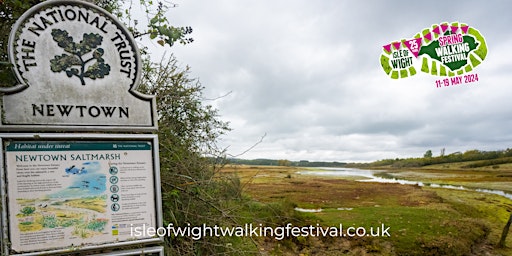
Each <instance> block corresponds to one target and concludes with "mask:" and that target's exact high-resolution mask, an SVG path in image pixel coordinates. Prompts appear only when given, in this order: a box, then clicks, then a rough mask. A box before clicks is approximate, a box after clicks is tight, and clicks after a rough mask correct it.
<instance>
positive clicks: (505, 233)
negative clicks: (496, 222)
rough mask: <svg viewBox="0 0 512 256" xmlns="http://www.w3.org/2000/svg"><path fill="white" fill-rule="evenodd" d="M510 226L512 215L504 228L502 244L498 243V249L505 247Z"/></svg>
mask: <svg viewBox="0 0 512 256" xmlns="http://www.w3.org/2000/svg"><path fill="white" fill-rule="evenodd" d="M510 224H512V214H510V217H509V218H508V221H507V224H506V225H505V227H504V228H503V232H502V233H501V239H500V242H499V243H498V248H504V247H505V240H506V239H507V235H508V230H509V229H510Z"/></svg>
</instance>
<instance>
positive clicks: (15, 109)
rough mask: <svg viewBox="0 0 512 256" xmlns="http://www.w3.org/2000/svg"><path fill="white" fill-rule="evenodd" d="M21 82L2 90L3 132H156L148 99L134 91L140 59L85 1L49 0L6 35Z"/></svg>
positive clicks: (122, 31)
mask: <svg viewBox="0 0 512 256" xmlns="http://www.w3.org/2000/svg"><path fill="white" fill-rule="evenodd" d="M9 58H10V61H11V62H12V64H13V65H14V67H13V69H14V72H15V74H16V77H17V79H18V81H19V84H18V85H16V86H14V87H11V88H2V89H0V92H3V93H4V95H3V110H2V111H3V114H2V123H1V125H0V129H3V130H7V129H11V130H12V129H17V130H20V129H21V130H23V129H25V130H77V129H78V130H139V131H145V130H146V131H150V130H156V129H157V124H156V117H155V115H156V114H155V113H156V106H155V105H156V104H155V99H154V97H153V96H148V95H143V94H141V93H139V92H137V91H136V89H137V86H138V85H139V80H140V76H141V67H140V56H139V53H138V49H137V46H136V43H135V42H134V39H133V38H132V36H131V34H130V32H129V31H128V30H127V29H126V28H125V27H124V26H123V25H122V24H120V23H119V22H118V21H117V19H116V18H115V17H113V16H112V15H111V14H110V13H107V12H105V11H104V10H102V9H100V8H98V7H97V6H95V5H93V4H89V3H87V2H83V1H69V0H67V1H60V0H53V1H46V2H43V3H41V4H39V5H37V6H35V7H33V8H31V9H30V10H29V11H27V12H26V13H25V14H24V15H23V16H21V17H20V18H19V20H18V21H17V22H16V24H15V25H14V27H13V30H12V32H11V35H10V37H9Z"/></svg>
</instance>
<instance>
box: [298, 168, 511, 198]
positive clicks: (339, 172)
mask: <svg viewBox="0 0 512 256" xmlns="http://www.w3.org/2000/svg"><path fill="white" fill-rule="evenodd" d="M321 169H322V170H321V171H299V172H297V174H301V175H315V176H331V177H361V179H356V180H357V181H359V182H379V183H398V184H402V185H417V186H420V187H427V186H428V187H433V188H447V189H458V190H470V191H477V192H482V193H488V194H495V195H500V196H504V197H506V198H508V199H511V200H512V194H510V193H506V192H505V191H502V190H494V189H473V188H467V187H464V186H454V185H444V184H435V183H423V182H421V181H412V180H404V179H396V178H382V177H378V176H375V172H374V171H372V170H364V169H354V168H321Z"/></svg>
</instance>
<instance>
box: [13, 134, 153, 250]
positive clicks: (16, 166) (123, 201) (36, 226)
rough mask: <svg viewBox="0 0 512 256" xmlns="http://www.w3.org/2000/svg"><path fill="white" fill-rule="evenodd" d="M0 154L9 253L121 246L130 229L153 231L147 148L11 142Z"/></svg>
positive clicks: (116, 143) (135, 144)
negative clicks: (2, 155) (3, 161)
mask: <svg viewBox="0 0 512 256" xmlns="http://www.w3.org/2000/svg"><path fill="white" fill-rule="evenodd" d="M5 156H6V157H5V159H6V171H7V175H6V176H7V179H8V180H9V185H8V188H7V189H8V194H9V198H10V199H9V204H8V205H9V212H10V215H11V219H10V222H9V234H10V241H11V242H12V249H13V250H14V251H16V252H28V251H36V250H48V249H59V248H68V247H72V246H82V245H87V244H104V243H112V242H120V241H128V240H133V237H132V236H131V233H130V227H132V226H134V225H135V226H138V225H151V226H155V225H156V219H155V202H154V200H153V199H154V197H155V192H154V191H153V190H151V189H149V188H152V187H154V182H155V179H154V176H153V173H152V170H153V162H152V159H153V158H152V146H151V144H150V143H149V142H137V141H112V142H97V141H91V142H87V141H86V142H83V141H82V142H61V141H38V142H29V141H11V142H9V143H8V145H7V146H6V148H5ZM144 238H147V237H143V238H142V239H144ZM138 239H140V238H138Z"/></svg>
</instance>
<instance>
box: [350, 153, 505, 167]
mask: <svg viewBox="0 0 512 256" xmlns="http://www.w3.org/2000/svg"><path fill="white" fill-rule="evenodd" d="M442 152H443V153H444V151H442ZM462 162H470V163H467V164H464V165H461V168H478V167H486V166H492V167H493V168H499V165H500V164H507V163H512V149H510V148H507V149H505V150H495V151H482V150H477V149H472V150H467V151H465V152H463V153H462V152H455V153H451V154H449V155H444V154H441V155H439V156H432V151H430V150H427V152H426V153H425V154H424V155H423V157H415V158H395V159H382V160H378V161H374V162H371V163H350V164H347V165H346V167H359V168H363V167H366V168H370V167H393V168H407V167H423V166H428V165H436V164H449V163H462Z"/></svg>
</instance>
